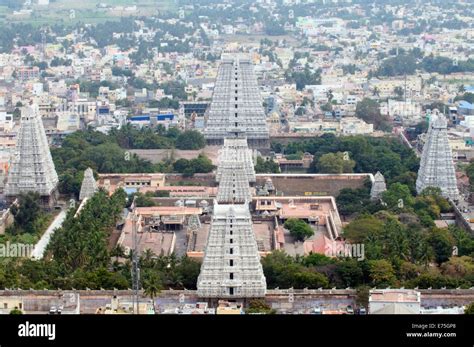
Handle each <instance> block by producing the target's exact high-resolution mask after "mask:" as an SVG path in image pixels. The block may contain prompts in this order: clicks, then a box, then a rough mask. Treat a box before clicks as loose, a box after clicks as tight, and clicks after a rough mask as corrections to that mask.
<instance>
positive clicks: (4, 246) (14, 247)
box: [0, 241, 35, 258]
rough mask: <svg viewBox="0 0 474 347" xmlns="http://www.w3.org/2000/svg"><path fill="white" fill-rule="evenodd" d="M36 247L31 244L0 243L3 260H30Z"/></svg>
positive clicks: (0, 253) (0, 255)
mask: <svg viewBox="0 0 474 347" xmlns="http://www.w3.org/2000/svg"><path fill="white" fill-rule="evenodd" d="M34 247H35V245H34V244H31V243H16V242H10V241H7V242H5V243H0V257H1V258H29V257H30V256H31V254H32V253H33V249H34Z"/></svg>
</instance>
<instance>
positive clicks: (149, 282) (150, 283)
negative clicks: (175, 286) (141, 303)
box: [143, 273, 162, 313]
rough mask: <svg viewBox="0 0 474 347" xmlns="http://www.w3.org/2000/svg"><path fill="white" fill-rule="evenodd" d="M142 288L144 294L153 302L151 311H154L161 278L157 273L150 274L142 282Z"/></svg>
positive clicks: (160, 286) (160, 287)
mask: <svg viewBox="0 0 474 347" xmlns="http://www.w3.org/2000/svg"><path fill="white" fill-rule="evenodd" d="M143 289H144V291H143V292H144V294H145V295H146V296H148V297H149V298H150V299H151V300H152V302H153V312H155V313H156V311H155V298H156V297H157V295H158V294H159V293H160V292H161V289H162V283H161V279H160V278H159V277H158V275H157V274H155V273H154V274H153V275H150V276H149V277H148V278H147V279H146V280H145V281H144V282H143Z"/></svg>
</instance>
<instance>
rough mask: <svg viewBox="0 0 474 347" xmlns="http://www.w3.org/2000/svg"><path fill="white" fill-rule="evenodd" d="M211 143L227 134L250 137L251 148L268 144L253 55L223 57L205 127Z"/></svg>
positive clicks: (233, 136) (267, 145)
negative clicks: (249, 57) (251, 59)
mask: <svg viewBox="0 0 474 347" xmlns="http://www.w3.org/2000/svg"><path fill="white" fill-rule="evenodd" d="M204 136H205V138H206V140H207V143H208V144H209V145H222V144H223V142H224V139H225V138H247V141H248V145H249V146H250V147H252V148H268V147H269V132H268V126H267V122H266V118H265V111H264V109H263V103H262V98H261V95H260V91H259V88H258V83H257V78H256V77H255V73H254V70H253V64H252V62H251V61H250V59H248V58H245V57H240V56H226V57H223V59H222V62H221V64H220V66H219V71H218V74H217V78H216V83H215V86H214V93H213V95H212V102H211V105H210V107H209V113H208V117H207V122H206V128H205V130H204Z"/></svg>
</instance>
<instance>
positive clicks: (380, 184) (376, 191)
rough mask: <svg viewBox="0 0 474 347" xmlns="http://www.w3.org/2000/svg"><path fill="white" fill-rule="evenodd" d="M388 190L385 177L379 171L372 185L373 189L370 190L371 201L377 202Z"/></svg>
mask: <svg viewBox="0 0 474 347" xmlns="http://www.w3.org/2000/svg"><path fill="white" fill-rule="evenodd" d="M386 190H387V184H386V183H385V177H383V175H382V174H381V173H380V171H377V173H376V174H375V175H374V183H373V184H372V188H371V189H370V199H371V200H377V199H380V198H381V197H382V194H383V192H384V191H386Z"/></svg>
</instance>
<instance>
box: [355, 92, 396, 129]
mask: <svg viewBox="0 0 474 347" xmlns="http://www.w3.org/2000/svg"><path fill="white" fill-rule="evenodd" d="M356 116H357V117H359V118H361V119H363V120H364V121H365V122H367V123H369V124H373V125H374V128H375V129H377V130H382V131H390V130H391V128H392V126H391V124H390V120H389V118H388V117H387V116H382V114H381V113H380V105H379V103H378V102H377V101H375V100H372V99H369V98H364V99H363V100H361V101H359V102H358V103H357V105H356Z"/></svg>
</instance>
